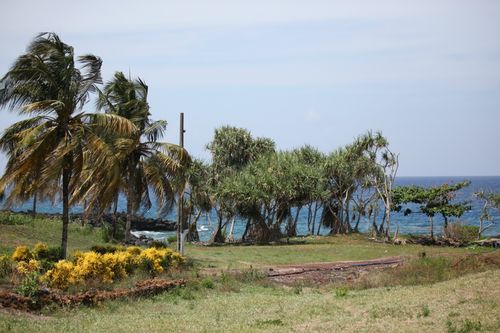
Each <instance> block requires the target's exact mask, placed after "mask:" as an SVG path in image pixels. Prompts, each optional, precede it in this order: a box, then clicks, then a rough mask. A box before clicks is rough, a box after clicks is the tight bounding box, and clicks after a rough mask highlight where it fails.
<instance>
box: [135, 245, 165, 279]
mask: <svg viewBox="0 0 500 333" xmlns="http://www.w3.org/2000/svg"><path fill="white" fill-rule="evenodd" d="M167 251H170V252H171V251H172V250H169V249H157V248H154V247H152V248H149V249H146V250H144V251H142V252H141V254H140V255H139V259H140V261H141V263H142V264H143V265H144V266H145V268H146V270H148V271H149V272H150V273H161V272H163V271H164V269H165V268H167V267H168V266H167V265H168V260H167V256H168V255H169V253H168V252H167Z"/></svg>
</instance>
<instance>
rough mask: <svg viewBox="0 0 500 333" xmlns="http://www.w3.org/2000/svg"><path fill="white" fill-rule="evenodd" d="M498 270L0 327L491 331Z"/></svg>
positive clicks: (269, 291)
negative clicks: (429, 281)
mask: <svg viewBox="0 0 500 333" xmlns="http://www.w3.org/2000/svg"><path fill="white" fill-rule="evenodd" d="M499 279H500V270H492V271H487V272H483V273H477V274H472V275H466V276H464V277H461V278H458V279H454V280H449V281H445V282H441V283H437V284H432V285H423V286H412V287H393V288H378V289H367V290H361V291H358V290H350V291H349V292H348V293H347V294H346V295H344V296H343V297H338V296H336V292H335V290H331V291H322V290H319V289H310V288H307V289H304V290H302V291H301V292H300V293H295V292H293V291H292V290H287V289H283V288H280V287H269V286H260V285H255V284H248V285H246V286H243V287H241V288H239V289H238V290H237V291H231V292H222V291H221V290H219V289H199V290H198V291H196V290H194V291H193V290H188V291H183V292H179V291H176V292H171V293H166V294H163V295H160V296H157V297H154V298H150V299H142V300H137V301H134V302H130V301H128V302H126V301H119V302H117V301H114V302H106V303H104V304H102V305H101V306H99V307H96V308H86V307H82V308H77V309H72V310H69V309H67V310H64V309H63V310H57V311H55V312H50V313H47V314H46V315H41V316H35V315H23V314H18V313H16V314H9V313H6V312H0V331H1V332H33V331H36V332H239V333H244V332H466V331H467V332H473V331H474V329H475V328H477V327H480V329H481V332H495V331H496V332H497V331H498V329H499V328H500V316H499V315H498V308H499V306H500V288H499V285H498V281H499Z"/></svg>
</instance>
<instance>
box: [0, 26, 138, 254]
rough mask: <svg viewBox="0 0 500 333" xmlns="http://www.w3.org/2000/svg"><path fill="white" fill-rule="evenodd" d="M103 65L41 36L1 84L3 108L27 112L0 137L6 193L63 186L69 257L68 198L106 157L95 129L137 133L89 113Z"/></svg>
mask: <svg viewBox="0 0 500 333" xmlns="http://www.w3.org/2000/svg"><path fill="white" fill-rule="evenodd" d="M77 62H78V63H80V64H81V67H80V68H78V67H76V63H77ZM101 63H102V61H101V59H100V58H98V57H96V56H94V55H83V56H80V57H78V59H77V60H75V56H74V51H73V48H72V47H71V46H69V45H67V44H65V43H64V42H63V41H62V40H61V39H60V38H59V37H58V36H57V35H56V34H54V33H43V34H40V35H38V36H37V37H36V38H35V39H34V40H33V41H32V43H31V44H30V45H29V46H28V48H27V52H26V53H25V54H23V55H21V56H19V57H18V58H17V59H16V61H15V62H14V64H13V65H12V67H11V68H10V70H9V71H8V72H7V73H6V74H5V76H4V77H3V78H2V79H1V82H0V87H1V88H0V107H7V108H8V109H11V110H16V111H17V112H18V113H19V114H20V115H22V116H27V117H28V118H27V119H25V120H21V121H18V122H16V123H15V124H14V125H12V126H11V127H10V128H8V129H7V130H6V131H5V132H4V133H3V135H2V137H1V138H0V147H1V148H2V150H3V151H5V152H6V153H7V154H8V158H9V162H8V164H7V168H6V170H5V173H4V175H3V176H2V178H1V179H0V192H2V193H3V192H5V191H6V190H8V191H7V192H8V194H7V197H8V202H13V201H14V200H13V199H14V198H16V197H18V198H25V197H27V196H33V195H34V194H35V193H37V192H38V191H39V190H40V189H42V188H44V187H45V186H46V185H47V184H53V183H54V182H57V183H59V184H60V188H61V192H62V193H61V199H62V204H63V211H62V237H61V248H62V252H63V255H64V256H66V251H67V242H68V223H69V208H70V197H71V195H72V193H73V191H74V189H75V188H76V187H77V186H78V184H79V183H80V182H82V181H85V180H84V179H82V177H83V174H87V175H90V174H91V173H84V172H83V170H84V169H89V168H94V169H95V168H97V169H98V168H102V167H103V166H102V165H99V163H100V161H105V160H106V158H104V156H105V155H106V151H105V150H104V149H103V147H104V143H103V142H102V140H101V139H100V137H99V136H98V135H97V134H96V132H97V131H103V130H105V131H108V132H115V133H117V134H119V135H132V133H134V132H135V131H136V128H135V126H134V125H133V124H132V123H130V122H129V121H127V120H126V119H122V118H121V117H117V116H115V115H106V114H96V113H85V112H83V107H84V105H85V104H86V102H87V101H88V99H89V96H90V94H91V93H93V92H94V91H95V89H96V85H97V84H99V83H101V72H100V69H101ZM35 176H36V177H35ZM25 177H28V178H25ZM28 179H29V180H28Z"/></svg>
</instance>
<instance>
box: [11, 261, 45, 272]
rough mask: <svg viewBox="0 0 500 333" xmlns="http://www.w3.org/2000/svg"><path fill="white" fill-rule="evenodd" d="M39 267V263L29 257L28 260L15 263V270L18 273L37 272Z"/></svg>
mask: <svg viewBox="0 0 500 333" xmlns="http://www.w3.org/2000/svg"><path fill="white" fill-rule="evenodd" d="M39 269H40V263H39V262H38V261H37V260H35V259H30V260H29V261H20V262H18V263H17V265H16V271H17V273H19V274H20V275H24V276H26V275H28V274H30V273H34V272H37V271H38V270H39Z"/></svg>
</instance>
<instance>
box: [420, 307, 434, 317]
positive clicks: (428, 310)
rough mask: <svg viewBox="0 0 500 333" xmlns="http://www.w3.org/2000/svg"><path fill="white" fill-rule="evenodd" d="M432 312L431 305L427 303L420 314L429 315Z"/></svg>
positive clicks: (422, 315)
mask: <svg viewBox="0 0 500 333" xmlns="http://www.w3.org/2000/svg"><path fill="white" fill-rule="evenodd" d="M430 314H431V310H430V309H429V306H428V305H427V304H426V305H424V306H422V311H421V312H420V314H419V317H424V318H425V317H429V315H430Z"/></svg>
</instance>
